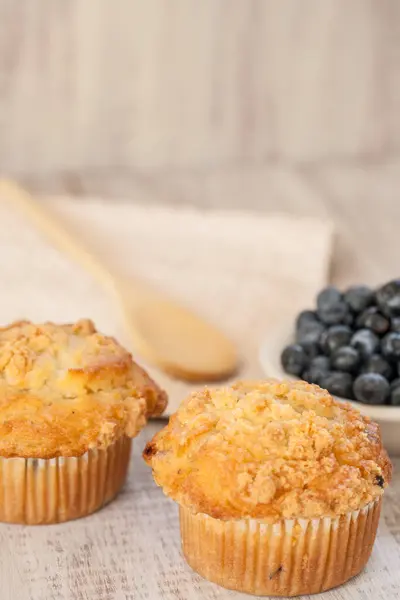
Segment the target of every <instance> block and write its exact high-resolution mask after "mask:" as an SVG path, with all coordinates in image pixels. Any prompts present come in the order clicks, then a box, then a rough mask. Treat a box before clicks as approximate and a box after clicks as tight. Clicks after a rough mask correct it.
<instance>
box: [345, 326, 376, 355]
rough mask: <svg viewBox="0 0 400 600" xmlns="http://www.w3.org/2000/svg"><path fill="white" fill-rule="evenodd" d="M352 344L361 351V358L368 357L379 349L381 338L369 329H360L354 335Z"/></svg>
mask: <svg viewBox="0 0 400 600" xmlns="http://www.w3.org/2000/svg"><path fill="white" fill-rule="evenodd" d="M350 344H351V346H353V348H355V349H356V350H358V351H359V353H360V354H361V358H363V359H366V358H368V356H371V354H374V352H376V351H377V349H378V347H379V338H378V337H377V336H376V335H375V334H374V333H373V332H372V331H370V330H369V329H360V330H359V331H356V333H355V334H354V335H353V337H352V338H351V341H350Z"/></svg>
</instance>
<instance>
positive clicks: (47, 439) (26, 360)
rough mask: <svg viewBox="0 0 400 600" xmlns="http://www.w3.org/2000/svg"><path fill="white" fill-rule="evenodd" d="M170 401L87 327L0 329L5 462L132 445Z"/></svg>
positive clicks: (0, 426) (24, 324) (22, 324)
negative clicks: (123, 439) (124, 439)
mask: <svg viewBox="0 0 400 600" xmlns="http://www.w3.org/2000/svg"><path fill="white" fill-rule="evenodd" d="M166 402H167V399H166V395H165V393H164V392H163V391H161V390H160V389H159V388H158V387H157V385H156V384H155V383H154V382H153V381H152V379H150V377H149V376H148V375H147V373H146V372H145V371H144V370H143V369H141V368H140V367H139V366H138V365H137V364H136V363H135V362H134V361H133V360H132V357H131V355H130V354H129V353H128V352H127V351H126V350H125V349H124V348H122V347H121V346H120V345H119V344H118V342H116V340H114V339H113V338H110V337H106V336H104V335H102V334H100V333H98V332H97V331H96V329H95V327H94V325H93V323H92V322H91V321H89V320H81V321H78V322H77V323H74V324H71V325H55V324H53V323H44V324H41V325H35V324H33V323H30V322H28V321H19V322H16V323H13V324H12V325H10V326H9V327H5V328H0V456H5V457H10V456H21V457H26V458H28V457H34V458H50V457H55V456H78V455H81V454H83V453H84V452H86V451H87V450H88V449H89V448H93V447H99V448H104V447H106V446H108V445H109V444H110V443H112V442H113V441H114V440H115V439H116V438H118V437H119V436H121V435H127V436H129V437H134V436H135V435H136V434H137V433H138V432H139V431H140V429H141V428H142V427H143V426H144V425H145V423H146V417H147V416H149V415H158V414H160V413H161V412H162V411H163V410H164V408H165V406H166Z"/></svg>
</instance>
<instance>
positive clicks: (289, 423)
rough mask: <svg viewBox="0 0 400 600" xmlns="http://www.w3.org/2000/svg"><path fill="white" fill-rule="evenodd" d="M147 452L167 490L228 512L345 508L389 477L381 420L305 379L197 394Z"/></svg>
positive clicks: (184, 500) (225, 515) (270, 515)
mask: <svg viewBox="0 0 400 600" xmlns="http://www.w3.org/2000/svg"><path fill="white" fill-rule="evenodd" d="M144 458H145V460H146V462H147V463H148V464H149V465H151V467H152V469H153V474H154V477H155V480H156V482H157V483H158V484H159V485H160V486H161V487H162V488H163V489H164V492H165V493H166V494H167V495H168V496H171V497H172V498H173V499H174V500H176V501H177V502H178V503H180V504H183V505H184V506H186V507H189V508H190V509H191V510H193V512H202V513H206V514H209V515H211V516H213V517H216V518H221V519H230V518H241V517H255V518H265V519H268V520H278V519H281V518H293V517H304V518H312V517H321V516H334V515H339V514H343V513H346V512H348V511H351V510H356V509H358V508H360V507H362V506H364V505H365V504H367V503H368V502H370V501H372V500H373V499H374V498H376V497H378V496H380V495H381V494H382V493H383V488H384V487H385V486H386V485H387V483H388V482H389V481H390V477H391V464H390V461H389V459H388V457H387V454H386V451H385V450H384V449H383V447H382V443H381V437H380V432H379V427H378V425H376V424H375V423H373V422H371V421H370V420H369V419H368V418H366V417H363V416H362V415H361V414H360V413H359V412H358V411H356V410H354V409H353V408H352V407H351V406H350V405H349V404H346V403H341V402H338V401H335V400H334V399H333V398H332V397H331V396H330V394H329V393H328V392H327V391H325V390H322V389H321V388H319V387H318V386H316V385H310V384H308V383H305V382H301V381H298V382H287V381H283V382H279V381H276V380H267V381H263V382H239V383H237V384H236V385H234V386H233V387H231V388H228V387H227V388H220V389H213V390H211V389H205V390H203V391H200V392H196V393H194V394H192V395H191V396H189V398H187V399H186V400H185V401H184V402H183V403H182V405H181V407H180V408H179V410H178V412H177V413H176V414H175V415H174V416H173V417H172V418H171V419H170V422H169V424H168V426H167V427H165V428H164V429H163V430H161V431H160V432H159V433H158V434H157V435H156V436H155V437H154V438H153V440H152V441H151V442H149V443H148V445H147V446H146V449H145V452H144Z"/></svg>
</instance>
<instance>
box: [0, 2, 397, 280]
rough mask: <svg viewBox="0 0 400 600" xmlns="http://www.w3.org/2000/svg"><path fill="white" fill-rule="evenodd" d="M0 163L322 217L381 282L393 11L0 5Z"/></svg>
mask: <svg viewBox="0 0 400 600" xmlns="http://www.w3.org/2000/svg"><path fill="white" fill-rule="evenodd" d="M0 170H1V172H2V173H3V174H4V173H6V174H10V175H13V176H15V177H18V178H19V179H21V180H22V181H24V182H26V183H28V184H29V185H30V186H31V187H32V189H35V190H39V191H41V192H46V193H53V192H62V191H67V192H69V193H74V194H78V195H85V194H102V195H105V196H123V197H126V198H132V197H134V198H136V199H139V200H143V201H148V202H150V201H155V202H159V201H170V202H174V203H178V204H179V203H192V204H197V205H199V206H221V207H222V206H227V207H251V208H256V209H264V210H270V209H271V210H277V209H278V210H289V211H291V212H295V213H296V212H297V213H301V214H304V213H310V214H322V215H328V216H330V217H332V218H334V219H335V220H336V222H337V224H338V229H339V232H340V239H341V242H340V247H339V255H340V254H341V256H342V258H346V257H347V256H348V255H349V256H351V255H352V254H353V253H354V252H355V251H356V250H357V246H358V245H359V244H360V245H361V246H363V245H364V247H365V245H366V243H367V241H372V240H376V241H377V244H378V245H379V246H380V256H381V258H380V260H379V261H378V263H377V264H376V266H375V271H374V276H376V277H378V275H379V274H381V272H382V265H387V264H390V260H391V258H392V255H393V253H395V254H396V253H398V250H400V248H397V237H398V236H397V235H396V236H395V234H396V232H395V229H394V223H396V222H399V219H400V202H399V200H398V188H399V184H400V2H399V1H398V0H380V2H376V1H375V0H347V1H346V2H342V1H338V0H302V1H301V2H299V1H298V0H202V1H201V2H199V1H197V0H174V1H173V2H165V1H163V0H146V1H145V2H144V1H143V0H114V1H113V2H110V1H109V0H87V1H85V2H82V1H81V0H68V2H66V1H65V0H30V1H29V2H23V1H18V2H16V1H15V0H0ZM138 190H139V191H138ZM361 211H362V216H363V218H362V219H361V218H360V216H361V214H360V213H361ZM394 237H396V239H395V240H394V239H392V238H394ZM391 240H392V241H391ZM370 246H371V252H370V253H369V254H368V257H367V258H366V259H365V260H367V261H368V264H369V267H368V268H369V269H370V271H371V269H372V270H373V269H374V266H373V265H374V260H373V253H372V244H370ZM358 260H363V259H361V258H359V259H358ZM371 261H372V262H371ZM350 263H351V258H350ZM347 265H348V261H347V262H346V261H344V262H343V268H344V269H345V273H344V275H343V277H344V278H346V273H347V271H346V268H347V269H350V270H349V271H348V276H349V277H350V276H351V273H352V272H353V271H354V268H353V267H348V266H347ZM358 267H359V269H360V268H361V267H362V265H361V267H360V264H359V265H358ZM361 272H362V268H361Z"/></svg>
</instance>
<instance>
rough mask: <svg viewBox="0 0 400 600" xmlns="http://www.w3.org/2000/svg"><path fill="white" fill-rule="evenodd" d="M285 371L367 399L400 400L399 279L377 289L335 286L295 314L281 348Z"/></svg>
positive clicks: (377, 401)
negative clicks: (291, 339) (288, 340)
mask: <svg viewBox="0 0 400 600" xmlns="http://www.w3.org/2000/svg"><path fill="white" fill-rule="evenodd" d="M281 362H282V366H283V368H284V370H285V371H286V373H289V374H291V375H296V376H298V377H301V378H302V379H304V380H305V381H308V382H309V383H316V384H318V385H319V386H321V387H322V388H325V389H327V390H328V391H329V392H330V393H331V394H335V395H336V396H341V397H342V398H348V399H350V400H358V401H360V402H363V403H365V404H390V405H395V406H400V279H396V280H395V281H390V282H389V283H386V284H385V285H384V286H382V287H380V288H379V289H377V290H372V289H370V288H369V287H366V286H354V287H351V288H349V289H348V290H347V291H346V292H344V293H341V292H340V291H339V290H338V289H337V288H335V287H327V288H325V289H323V290H322V291H321V292H320V293H319V294H318V296H317V308H316V310H304V311H303V312H301V313H300V314H299V316H298V317H297V320H296V338H295V343H294V344H291V345H290V346H287V347H286V348H285V349H284V350H283V352H282V354H281Z"/></svg>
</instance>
